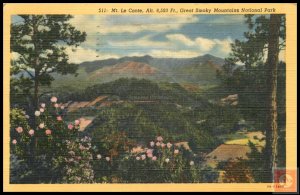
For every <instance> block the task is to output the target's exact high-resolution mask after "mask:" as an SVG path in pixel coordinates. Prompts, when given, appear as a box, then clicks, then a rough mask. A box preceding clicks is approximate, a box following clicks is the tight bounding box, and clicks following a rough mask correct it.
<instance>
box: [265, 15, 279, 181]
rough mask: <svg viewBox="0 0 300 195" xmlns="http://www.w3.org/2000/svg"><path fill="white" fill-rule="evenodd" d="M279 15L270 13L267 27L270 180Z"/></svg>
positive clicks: (273, 159) (274, 156) (274, 151)
mask: <svg viewBox="0 0 300 195" xmlns="http://www.w3.org/2000/svg"><path fill="white" fill-rule="evenodd" d="M280 21H281V15H278V14H272V15H271V16H270V27H269V41H268V42H269V47H268V58H267V81H268V84H267V85H268V87H269V90H268V95H267V98H268V99H267V110H268V114H267V120H266V148H265V154H266V158H267V161H266V171H267V172H268V173H269V174H268V175H269V176H270V177H269V179H270V181H273V169H274V168H276V163H277V147H278V146H277V140H278V128H277V101H276V100H277V97H276V93H277V69H278V68H277V66H278V55H279V31H280Z"/></svg>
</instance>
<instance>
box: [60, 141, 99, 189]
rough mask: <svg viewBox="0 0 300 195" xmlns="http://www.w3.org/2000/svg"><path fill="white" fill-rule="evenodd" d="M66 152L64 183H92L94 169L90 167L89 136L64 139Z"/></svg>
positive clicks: (91, 159) (91, 157) (91, 155)
mask: <svg viewBox="0 0 300 195" xmlns="http://www.w3.org/2000/svg"><path fill="white" fill-rule="evenodd" d="M65 143H66V144H67V151H68V154H67V155H66V157H65V159H64V160H65V162H66V166H65V168H64V173H65V176H64V177H63V181H64V183H93V180H94V171H93V168H92V162H93V154H92V153H93V148H92V144H91V138H90V137H87V136H85V137H84V138H81V139H79V138H76V139H75V140H73V141H70V140H66V141H65Z"/></svg>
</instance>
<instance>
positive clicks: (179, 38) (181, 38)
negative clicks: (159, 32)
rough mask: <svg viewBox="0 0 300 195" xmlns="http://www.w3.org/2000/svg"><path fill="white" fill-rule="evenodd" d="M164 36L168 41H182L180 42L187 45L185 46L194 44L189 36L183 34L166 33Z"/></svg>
mask: <svg viewBox="0 0 300 195" xmlns="http://www.w3.org/2000/svg"><path fill="white" fill-rule="evenodd" d="M166 37H167V39H169V40H170V41H175V42H179V43H182V44H184V45H187V46H194V45H195V42H194V41H192V40H191V39H190V38H187V37H186V36H185V35H183V34H168V35H166Z"/></svg>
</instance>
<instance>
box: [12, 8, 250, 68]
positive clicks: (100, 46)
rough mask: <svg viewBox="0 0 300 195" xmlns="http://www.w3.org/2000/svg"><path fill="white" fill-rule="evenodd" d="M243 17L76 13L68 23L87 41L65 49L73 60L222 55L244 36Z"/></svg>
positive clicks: (225, 54) (226, 53)
mask: <svg viewBox="0 0 300 195" xmlns="http://www.w3.org/2000/svg"><path fill="white" fill-rule="evenodd" d="M244 20H245V19H244V16H243V15H187V14H185V15H75V16H74V18H73V19H71V21H70V22H71V23H72V24H73V25H74V26H75V27H76V28H77V29H79V30H81V31H85V32H86V33H87V40H86V41H85V42H84V43H82V44H81V45H80V46H79V47H78V48H77V50H76V52H72V48H68V49H67V50H68V54H69V56H70V61H72V62H75V63H80V62H83V61H93V60H97V59H107V58H118V57H123V56H142V55H151V56H153V57H174V58H188V57H196V56H201V55H204V54H211V55H215V56H218V57H222V58H224V57H226V56H227V55H228V53H229V52H230V43H232V42H233V41H234V40H235V39H242V38H243V33H244V32H245V31H246V30H247V25H246V24H245V23H244ZM17 21H18V18H17V17H14V18H13V22H17Z"/></svg>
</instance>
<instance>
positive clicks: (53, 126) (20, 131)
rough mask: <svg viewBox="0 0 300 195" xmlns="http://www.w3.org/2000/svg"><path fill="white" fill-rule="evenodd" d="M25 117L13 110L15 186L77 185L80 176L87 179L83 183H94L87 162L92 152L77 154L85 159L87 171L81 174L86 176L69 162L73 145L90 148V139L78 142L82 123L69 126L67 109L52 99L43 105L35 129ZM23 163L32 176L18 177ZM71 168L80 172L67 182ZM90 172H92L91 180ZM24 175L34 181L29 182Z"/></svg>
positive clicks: (85, 151)
mask: <svg viewBox="0 0 300 195" xmlns="http://www.w3.org/2000/svg"><path fill="white" fill-rule="evenodd" d="M25 114H26V113H25V112H24V111H22V110H20V109H12V110H11V130H10V131H11V155H12V156H16V157H14V158H15V160H12V162H11V170H12V174H13V176H12V182H16V183H18V182H22V183H60V182H63V183H69V182H71V183H76V182H77V180H75V179H74V178H76V176H78V177H82V178H84V179H83V180H82V182H91V178H93V175H92V172H91V171H90V170H88V168H90V167H91V165H90V166H89V162H86V161H84V160H85V159H86V157H87V156H90V155H91V151H90V150H85V149H84V150H80V149H79V150H77V151H76V155H77V157H80V158H81V159H83V160H82V162H83V165H84V167H83V168H85V169H83V170H81V171H83V172H84V173H82V172H81V171H78V169H76V168H77V167H75V168H74V167H73V166H72V165H70V164H69V163H68V161H66V157H68V155H69V152H70V150H73V149H74V148H71V147H70V145H69V144H68V143H69V142H72V143H74V144H75V145H79V146H80V145H84V144H90V143H86V138H85V139H78V137H79V134H78V133H79V132H78V130H79V123H80V122H79V120H76V121H75V122H74V123H70V124H66V123H65V122H64V120H63V118H64V108H63V107H59V104H57V98H56V97H52V98H51V103H50V104H48V105H46V104H45V103H42V104H41V105H40V108H39V110H37V111H35V119H34V121H35V125H34V126H33V127H30V126H29V125H28V122H27V119H28V116H27V115H25ZM68 141H69V142H68ZM89 141H90V140H89ZM79 148H80V147H79ZM89 149H91V148H89ZM20 163H23V164H24V168H26V171H27V172H28V173H23V172H22V171H21V172H20V173H18V171H17V170H18V169H19V168H18V167H19V165H20ZM80 164H81V163H80ZM70 167H71V168H72V169H75V170H76V171H74V172H72V174H71V177H70V178H66V177H65V175H64V173H65V171H66V170H69V168H70ZM87 171H90V172H91V173H89V174H88V176H86V172H87ZM16 173H18V174H16ZM29 173H30V174H29ZM24 175H30V177H27V178H26V177H25V176H24ZM85 176H86V177H85ZM25 178H26V179H25ZM86 178H88V179H86Z"/></svg>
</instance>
